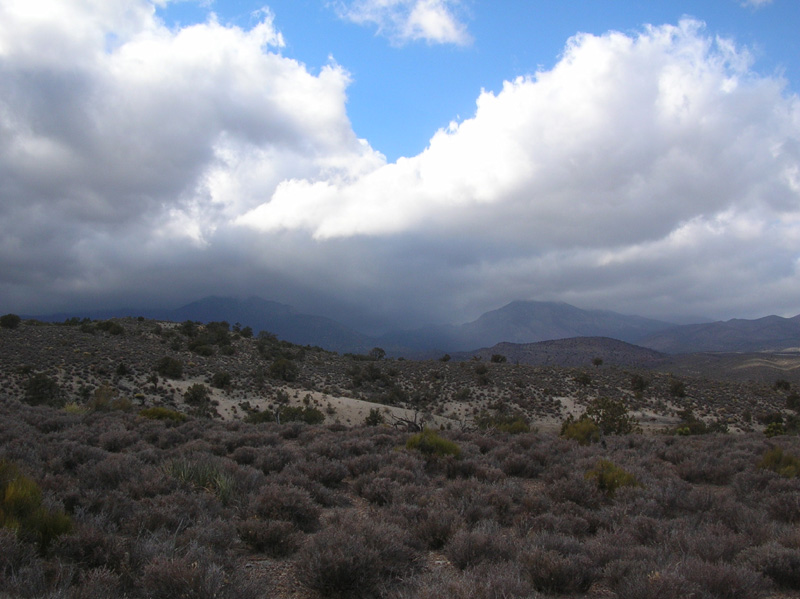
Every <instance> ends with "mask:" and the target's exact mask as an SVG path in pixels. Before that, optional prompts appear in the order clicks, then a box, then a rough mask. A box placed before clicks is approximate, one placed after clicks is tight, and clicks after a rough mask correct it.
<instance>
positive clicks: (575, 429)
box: [561, 414, 600, 445]
mask: <svg viewBox="0 0 800 599" xmlns="http://www.w3.org/2000/svg"><path fill="white" fill-rule="evenodd" d="M561 436H562V437H563V438H564V439H569V440H572V441H577V442H578V443H579V444H580V445H589V444H590V443H597V442H598V441H599V440H600V427H599V426H597V425H596V424H595V423H594V421H592V420H591V419H590V418H588V417H587V416H581V417H580V418H578V419H577V420H575V417H574V416H572V415H571V414H570V415H569V416H568V417H567V419H566V420H565V421H564V422H563V424H562V425H561Z"/></svg>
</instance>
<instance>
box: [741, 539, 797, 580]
mask: <svg viewBox="0 0 800 599" xmlns="http://www.w3.org/2000/svg"><path fill="white" fill-rule="evenodd" d="M741 561H743V562H744V563H746V564H748V565H749V566H750V567H752V568H753V569H755V570H756V571H757V572H760V573H761V574H763V575H764V576H766V577H768V578H770V579H772V580H773V581H774V582H775V584H776V585H778V586H779V587H782V588H785V589H794V590H798V589H800V550H798V549H796V548H789V547H782V546H780V545H778V544H777V543H775V542H770V543H767V544H766V545H762V546H760V547H752V548H750V549H747V550H745V551H744V552H743V553H742V556H741Z"/></svg>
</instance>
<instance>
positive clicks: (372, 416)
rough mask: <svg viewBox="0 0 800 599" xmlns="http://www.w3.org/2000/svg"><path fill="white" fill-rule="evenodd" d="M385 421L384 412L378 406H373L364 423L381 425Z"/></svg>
mask: <svg viewBox="0 0 800 599" xmlns="http://www.w3.org/2000/svg"><path fill="white" fill-rule="evenodd" d="M385 421H386V419H385V418H384V417H383V414H381V411H380V410H379V409H378V408H372V409H370V411H369V414H368V415H367V417H366V418H365V419H364V424H365V425H366V426H379V425H381V424H383V423H384V422H385Z"/></svg>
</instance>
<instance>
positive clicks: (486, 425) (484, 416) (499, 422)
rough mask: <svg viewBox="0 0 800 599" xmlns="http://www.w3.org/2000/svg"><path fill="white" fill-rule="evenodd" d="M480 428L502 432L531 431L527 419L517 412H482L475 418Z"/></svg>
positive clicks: (517, 432)
mask: <svg viewBox="0 0 800 599" xmlns="http://www.w3.org/2000/svg"><path fill="white" fill-rule="evenodd" d="M475 424H476V425H477V427H478V428H479V429H481V430H496V431H500V432H503V433H511V434H519V433H529V432H531V427H530V425H529V424H528V421H527V420H525V418H524V417H523V416H520V415H519V414H491V413H489V412H482V413H481V414H479V415H478V416H477V417H476V418H475Z"/></svg>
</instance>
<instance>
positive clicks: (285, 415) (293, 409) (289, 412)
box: [278, 406, 325, 424]
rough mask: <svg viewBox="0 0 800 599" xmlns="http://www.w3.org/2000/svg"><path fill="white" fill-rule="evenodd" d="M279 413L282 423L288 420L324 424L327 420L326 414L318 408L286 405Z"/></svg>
mask: <svg viewBox="0 0 800 599" xmlns="http://www.w3.org/2000/svg"><path fill="white" fill-rule="evenodd" d="M278 413H279V414H280V418H281V424H284V423H286V422H305V423H306V424H322V423H323V422H325V414H323V413H322V412H321V411H320V410H318V409H317V408H311V407H303V408H301V407H298V406H284V407H282V408H281V409H280V410H279V411H278Z"/></svg>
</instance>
